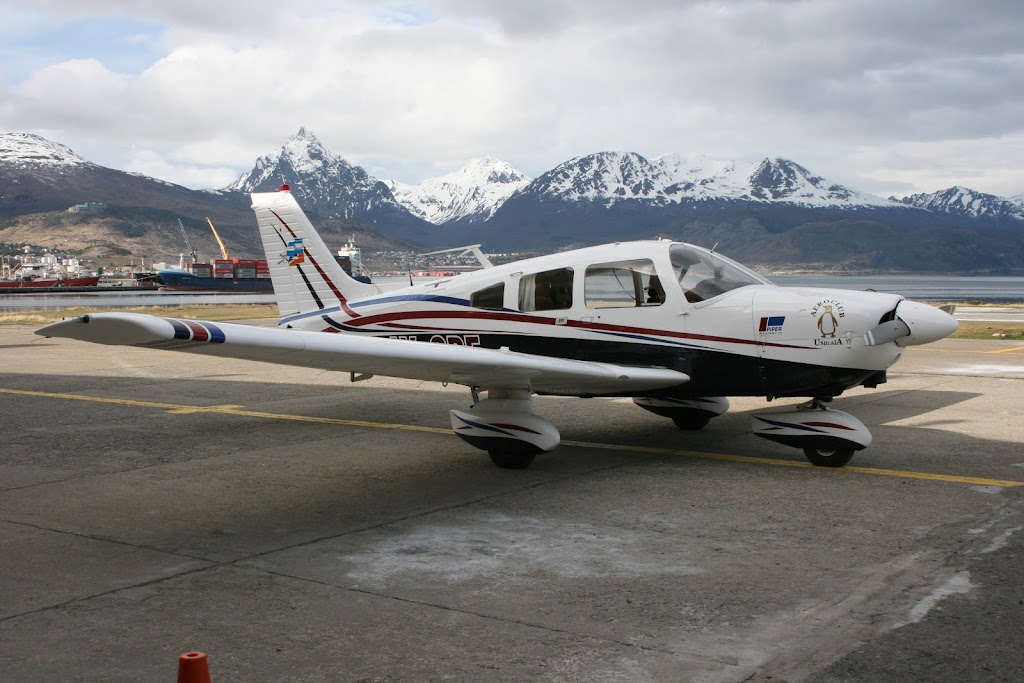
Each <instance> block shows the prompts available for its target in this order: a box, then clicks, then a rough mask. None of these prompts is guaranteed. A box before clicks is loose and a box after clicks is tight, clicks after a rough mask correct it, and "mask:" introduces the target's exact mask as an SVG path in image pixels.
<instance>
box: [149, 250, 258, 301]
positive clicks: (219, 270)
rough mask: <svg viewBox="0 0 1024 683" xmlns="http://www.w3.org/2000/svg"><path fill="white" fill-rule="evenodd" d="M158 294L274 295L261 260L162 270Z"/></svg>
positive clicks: (189, 264) (232, 259)
mask: <svg viewBox="0 0 1024 683" xmlns="http://www.w3.org/2000/svg"><path fill="white" fill-rule="evenodd" d="M160 282H162V283H163V284H162V285H161V286H160V289H161V290H165V291H169V292H199V291H201V292H246V293H250V292H256V293H261V292H266V293H268V294H269V293H273V291H274V287H273V285H272V284H271V282H270V267H269V266H268V265H267V262H266V261H264V260H262V259H237V258H231V259H213V260H211V261H210V262H209V263H186V264H184V268H183V269H181V270H161V271H160Z"/></svg>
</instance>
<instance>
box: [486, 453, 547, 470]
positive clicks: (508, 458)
mask: <svg viewBox="0 0 1024 683" xmlns="http://www.w3.org/2000/svg"><path fill="white" fill-rule="evenodd" d="M487 455H489V456H491V462H493V463H494V464H495V465H497V466H498V467H500V468H502V469H505V470H521V469H525V468H526V467H529V466H530V463H531V462H533V459H534V458H536V457H537V454H536V453H509V452H508V451H487Z"/></svg>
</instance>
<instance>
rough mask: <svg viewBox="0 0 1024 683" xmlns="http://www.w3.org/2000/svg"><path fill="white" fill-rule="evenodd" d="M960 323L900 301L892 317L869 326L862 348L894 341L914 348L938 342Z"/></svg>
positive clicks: (933, 310) (942, 313)
mask: <svg viewBox="0 0 1024 683" xmlns="http://www.w3.org/2000/svg"><path fill="white" fill-rule="evenodd" d="M959 326H960V324H959V323H958V322H957V321H956V319H955V318H954V317H953V316H952V315H950V314H949V313H948V312H947V311H945V310H940V309H938V308H935V307H934V306H929V305H928V304H922V303H920V302H917V301H907V300H906V299H904V300H903V301H901V302H900V303H899V305H898V306H896V318H895V319H894V320H889V321H886V322H884V323H879V324H877V325H875V326H874V327H872V328H871V329H870V330H868V331H867V333H866V334H865V335H864V344H865V345H866V346H878V345H879V344H888V343H889V342H896V344H897V346H917V345H918V344H928V343H930V342H933V341H938V340H940V339H942V338H944V337H948V336H949V335H951V334H953V333H954V332H956V330H957V328H958V327H959Z"/></svg>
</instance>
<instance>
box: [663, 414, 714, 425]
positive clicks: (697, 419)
mask: <svg viewBox="0 0 1024 683" xmlns="http://www.w3.org/2000/svg"><path fill="white" fill-rule="evenodd" d="M713 417H714V414H712V413H708V412H705V411H703V410H693V411H687V412H680V413H679V414H678V415H673V416H672V421H673V422H675V423H676V427H679V428H680V429H704V428H705V427H707V426H708V423H709V422H711V418H713Z"/></svg>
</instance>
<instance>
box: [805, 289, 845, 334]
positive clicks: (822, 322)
mask: <svg viewBox="0 0 1024 683" xmlns="http://www.w3.org/2000/svg"><path fill="white" fill-rule="evenodd" d="M811 315H812V316H814V317H815V318H817V319H818V332H820V333H821V338H820V339H818V340H816V341H817V345H818V346H822V340H825V339H836V333H837V332H839V331H840V327H841V325H840V322H839V321H840V320H842V319H843V318H845V317H846V311H845V310H844V309H843V302H842V301H836V300H835V299H824V300H823V301H819V302H818V303H816V304H815V305H814V308H812V309H811ZM836 343H841V342H840V340H836Z"/></svg>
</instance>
